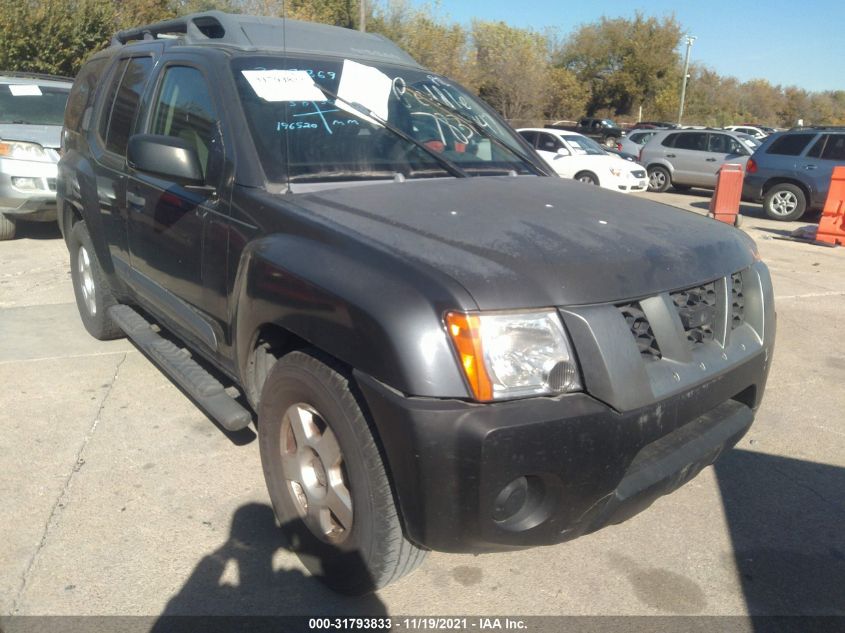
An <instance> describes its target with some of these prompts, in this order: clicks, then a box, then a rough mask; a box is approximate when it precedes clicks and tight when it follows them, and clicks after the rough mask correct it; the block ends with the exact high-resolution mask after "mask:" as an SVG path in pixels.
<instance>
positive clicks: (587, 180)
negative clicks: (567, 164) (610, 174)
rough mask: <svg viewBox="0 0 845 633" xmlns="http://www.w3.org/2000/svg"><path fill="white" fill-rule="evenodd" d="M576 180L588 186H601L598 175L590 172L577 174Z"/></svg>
mask: <svg viewBox="0 0 845 633" xmlns="http://www.w3.org/2000/svg"><path fill="white" fill-rule="evenodd" d="M574 180H577V181H578V182H583V183H584V184H587V185H597V184H599V179H598V178H596V175H595V174H594V173H592V172H589V171H581V172H578V173H577V174H575V177H574Z"/></svg>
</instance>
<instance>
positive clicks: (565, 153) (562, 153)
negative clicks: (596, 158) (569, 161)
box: [557, 147, 572, 156]
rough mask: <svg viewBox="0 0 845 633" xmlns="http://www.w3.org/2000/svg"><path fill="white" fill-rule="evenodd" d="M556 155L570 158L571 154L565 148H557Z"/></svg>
mask: <svg viewBox="0 0 845 633" xmlns="http://www.w3.org/2000/svg"><path fill="white" fill-rule="evenodd" d="M557 155H558V156H572V152H570V151H569V150H568V149H566V148H565V147H558V148H557Z"/></svg>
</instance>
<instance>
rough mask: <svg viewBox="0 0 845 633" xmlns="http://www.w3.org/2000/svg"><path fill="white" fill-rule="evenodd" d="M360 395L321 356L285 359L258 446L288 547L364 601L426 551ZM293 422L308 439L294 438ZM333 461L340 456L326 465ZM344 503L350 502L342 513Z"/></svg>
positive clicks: (273, 375) (271, 388) (265, 396)
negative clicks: (413, 533) (410, 534)
mask: <svg viewBox="0 0 845 633" xmlns="http://www.w3.org/2000/svg"><path fill="white" fill-rule="evenodd" d="M353 389H354V386H353V383H351V381H350V378H349V374H348V372H347V371H346V370H345V369H344V368H342V367H341V366H339V365H338V364H337V363H336V362H334V361H333V360H332V359H329V358H327V357H324V356H323V355H321V354H320V353H318V352H316V351H295V352H291V353H289V354H287V355H285V356H283V357H282V358H281V359H279V361H278V362H277V363H276V364H275V365H273V368H272V369H271V370H270V373H269V374H268V376H267V380H266V381H265V383H264V386H263V388H262V391H261V401H260V404H259V407H258V439H259V446H260V450H261V464H262V466H263V469H264V479H265V481H266V482H267V489H268V491H269V493H270V499H271V501H272V503H273V508H274V510H275V511H276V516H277V518H278V520H279V523H280V525H281V526H282V530H283V531H284V533H285V535H286V537H287V540H288V543H289V544H290V547H291V548H292V549H293V550H294V551H295V552H296V554H297V555H298V556H299V558H300V560H301V561H302V563H303V564H304V565H305V566H306V567H307V568H308V570H309V571H310V572H311V573H312V574H313V575H314V576H316V577H318V578H319V579H320V580H321V581H323V582H324V583H325V584H327V585H328V586H329V587H331V588H332V589H334V590H335V591H339V592H342V593H346V594H353V595H362V594H365V593H369V592H371V591H374V590H376V589H378V588H380V587H384V586H385V585H387V584H389V583H391V582H393V581H394V580H397V579H398V578H400V577H402V576H404V575H405V574H408V573H410V572H411V571H413V570H414V569H416V568H417V567H418V566H419V565H420V564H421V563H422V561H423V559H424V558H425V555H426V551H425V550H422V549H420V548H419V547H417V546H416V545H414V544H413V543H411V542H410V541H408V540H407V539H406V538H405V536H404V534H403V532H402V525H401V523H400V521H399V516H398V514H397V511H396V504H395V502H394V499H393V492H392V489H391V486H390V480H389V479H388V476H387V473H386V471H385V467H384V462H383V460H382V457H381V454H380V451H379V448H378V446H377V444H376V441H375V439H374V431H373V427H372V424H371V423H370V422H369V420H368V417H367V414H366V413H365V412H364V410H363V409H362V406H361V404H360V403H359V401H358V399H357V398H356V396H355V395H354V393H353V391H352V390H353ZM297 419H298V420H309V421H306V422H300V423H297V422H296V420H297ZM294 425H296V428H298V429H300V430H299V436H300V438H306V439H307V442H306V441H298V440H297V432H296V431H295V430H294ZM308 428H310V429H311V430H312V432H311V433H303V429H308ZM315 438H316V439H315ZM332 440H333V441H332ZM326 447H330V448H326ZM334 447H337V452H336V453H334V452H333V450H332V449H333V448H334ZM330 454H335V455H337V457H336V459H335V458H332V457H328V459H329V460H331V459H335V461H332V462H331V463H329V464H328V466H326V465H325V462H326V459H327V456H328V455H330ZM285 455H288V457H287V458H286V457H285ZM320 473H322V477H321V475H320ZM300 479H301V480H302V481H301V482H300V481H299V480H300ZM332 493H334V494H332ZM321 495H322V496H321ZM330 498H331V499H334V500H335V503H334V504H332V502H331V501H330ZM338 500H341V501H342V500H347V501H348V502H349V505H348V507H347V506H345V505H343V504H341V505H343V508H341V510H343V511H342V512H336V511H335V508H338V507H340V506H338V505H337V504H338V503H340V501H338ZM317 516H319V517H321V519H320V521H321V522H320V523H317V522H316V518H315V517H317Z"/></svg>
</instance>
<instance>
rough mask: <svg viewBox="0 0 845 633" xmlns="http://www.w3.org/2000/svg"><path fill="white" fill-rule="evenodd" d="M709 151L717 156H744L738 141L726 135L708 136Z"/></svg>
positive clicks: (744, 152)
mask: <svg viewBox="0 0 845 633" xmlns="http://www.w3.org/2000/svg"><path fill="white" fill-rule="evenodd" d="M710 151H711V152H716V153H717V154H746V153H747V152H746V151H745V150H744V149H743V147H742V145H741V144H740V142H739V141H737V140H736V139H735V138H734V137H732V136H728V135H727V134H711V135H710Z"/></svg>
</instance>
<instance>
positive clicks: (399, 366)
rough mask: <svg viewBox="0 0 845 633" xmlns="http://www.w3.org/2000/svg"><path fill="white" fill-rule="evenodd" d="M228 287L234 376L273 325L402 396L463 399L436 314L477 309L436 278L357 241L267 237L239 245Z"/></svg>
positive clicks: (463, 386)
mask: <svg viewBox="0 0 845 633" xmlns="http://www.w3.org/2000/svg"><path fill="white" fill-rule="evenodd" d="M234 291H235V292H234V296H235V297H236V301H235V302H234V303H233V305H234V306H235V308H234V309H235V312H236V313H235V314H234V315H232V318H233V322H234V324H235V341H234V343H235V354H236V357H237V362H238V367H239V370H240V374H241V376H246V375H247V374H246V372H247V366H248V363H249V359H250V354H251V352H252V349H253V347H254V345H255V338H256V336H257V333H258V332H259V331H260V329H261V328H262V327H263V326H265V325H267V324H274V325H277V326H280V327H282V328H284V329H285V330H287V331H288V332H291V333H292V334H295V335H296V336H298V337H300V338H302V339H304V340H306V341H308V342H309V343H310V344H311V345H313V346H314V347H316V348H318V349H320V350H322V351H324V352H326V353H328V354H330V355H332V356H334V357H335V358H337V359H339V360H340V361H342V362H344V363H346V364H347V365H349V366H350V367H353V368H355V369H357V370H359V371H361V372H364V373H366V374H369V375H370V376H372V377H374V378H376V379H377V380H379V381H381V382H383V383H385V384H386V385H388V386H390V387H393V388H394V389H397V390H399V391H401V392H403V393H405V394H409V395H416V396H429V397H441V398H467V397H469V395H470V394H469V391H468V388H467V386H466V384H465V383H464V380H463V377H462V374H461V373H460V370H459V368H458V365H457V362H456V359H455V356H454V353H453V351H452V348H451V344H450V343H449V341H448V339H447V335H446V331H445V327H444V325H443V321H442V317H443V314H444V313H445V312H446V311H448V310H455V309H464V310H466V309H475V308H476V307H477V306H476V305H475V303H474V302H473V301H472V299H471V297H470V296H469V294H468V293H467V292H466V291H465V290H464V289H463V287H461V286H459V285H458V284H457V283H456V282H454V280H452V279H451V278H449V277H447V276H445V275H441V274H439V273H437V272H435V271H431V270H428V269H425V268H422V267H420V266H417V265H414V264H412V263H409V262H406V261H400V260H397V258H395V257H393V256H391V255H389V254H387V253H384V252H380V251H377V250H375V249H371V248H368V247H366V246H364V245H362V244H349V245H347V246H346V247H343V246H339V245H337V244H332V245H329V244H325V243H322V242H318V241H315V240H313V239H310V238H307V237H304V236H300V235H292V234H275V235H270V236H267V237H263V238H261V239H258V240H256V241H254V242H252V243H250V244H249V245H248V246H247V247H246V248H245V250H244V252H243V255H242V257H241V259H240V263H239V267H238V273H237V276H236V280H235V288H234Z"/></svg>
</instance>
